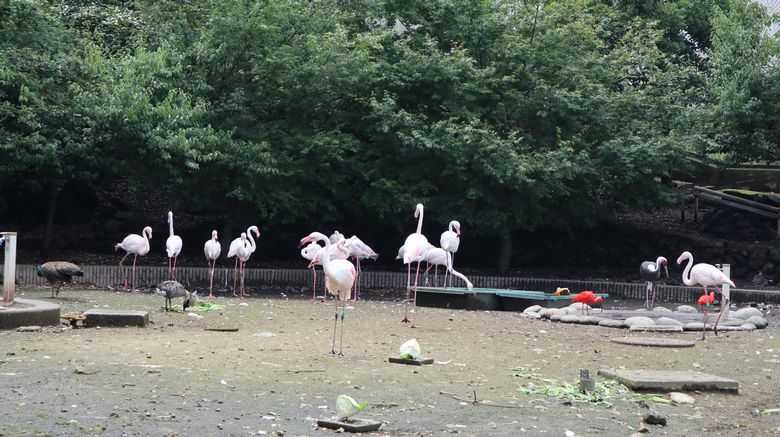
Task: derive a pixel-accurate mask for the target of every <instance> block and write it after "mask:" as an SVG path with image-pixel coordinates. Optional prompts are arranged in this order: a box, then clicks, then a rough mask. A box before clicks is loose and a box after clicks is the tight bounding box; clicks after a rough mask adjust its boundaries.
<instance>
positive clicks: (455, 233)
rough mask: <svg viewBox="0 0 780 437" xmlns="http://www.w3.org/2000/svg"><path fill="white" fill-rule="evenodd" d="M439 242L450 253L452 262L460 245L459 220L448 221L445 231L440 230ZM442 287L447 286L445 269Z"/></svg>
mask: <svg viewBox="0 0 780 437" xmlns="http://www.w3.org/2000/svg"><path fill="white" fill-rule="evenodd" d="M439 244H441V248H442V249H444V250H446V251H447V252H449V253H450V254H451V255H452V261H451V265H452V263H454V262H455V252H457V251H458V246H460V222H459V221H457V220H453V221H451V222H450V225H449V227H448V228H447V230H446V231H444V232H442V234H441V238H439ZM450 286H452V276H450ZM444 288H447V271H445V272H444Z"/></svg>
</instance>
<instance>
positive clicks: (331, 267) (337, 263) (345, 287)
mask: <svg viewBox="0 0 780 437" xmlns="http://www.w3.org/2000/svg"><path fill="white" fill-rule="evenodd" d="M312 241H324V242H325V248H324V249H323V250H321V251H320V253H322V252H324V253H322V255H321V259H322V260H321V262H322V270H323V271H324V272H325V278H326V281H325V287H327V289H328V291H329V292H330V293H331V294H333V295H334V296H336V297H337V299H338V300H337V301H336V315H335V317H334V320H333V340H332V343H331V349H330V353H331V354H332V355H336V324H337V323H338V319H339V305H338V304H339V301H340V302H342V307H341V340H340V341H339V353H338V355H339V356H343V355H344V354H343V353H342V346H343V344H344V317H345V316H346V314H347V299H349V296H350V293H351V292H352V285H353V284H354V283H355V277H356V276H357V271H356V270H355V266H354V265H352V263H351V262H349V261H347V260H344V259H333V260H332V259H330V252H331V250H333V247H332V246H331V244H330V240H329V239H328V237H326V236H325V235H324V234H321V233H319V232H312V233H311V234H309V235H308V236H306V237H303V239H301V242H300V244H301V245H303V244H306V243H310V242H312ZM313 262H314V261H312V263H313Z"/></svg>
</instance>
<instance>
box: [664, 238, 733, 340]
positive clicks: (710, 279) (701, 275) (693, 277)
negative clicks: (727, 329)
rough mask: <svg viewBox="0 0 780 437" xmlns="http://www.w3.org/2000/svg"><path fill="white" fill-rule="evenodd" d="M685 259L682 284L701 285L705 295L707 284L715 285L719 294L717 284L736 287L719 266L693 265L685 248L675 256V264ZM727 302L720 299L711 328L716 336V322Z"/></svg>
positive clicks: (691, 257) (691, 256) (690, 256)
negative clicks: (716, 314)
mask: <svg viewBox="0 0 780 437" xmlns="http://www.w3.org/2000/svg"><path fill="white" fill-rule="evenodd" d="M686 259H687V260H688V264H687V265H686V266H685V270H684V271H683V275H682V281H683V284H685V285H687V286H692V285H701V286H702V287H704V294H705V295H706V294H707V287H708V286H713V287H715V290H717V291H718V293H720V294H721V295H723V292H722V291H721V290H720V288H718V285H723V284H729V285H731V286H732V287H735V288H736V285H734V282H732V281H731V279H729V277H728V276H726V275H725V274H724V273H723V272H722V271H720V269H719V268H717V267H715V266H714V265H712V264H706V263H699V264H696V265H693V255H691V253H690V252H688V251H687V250H686V251H685V252H683V253H682V254H681V255H680V257H679V258H677V264H682V262H683V261H685V260H686ZM689 273H690V274H689ZM728 304H729V302H728V299H727V300H726V301H724V300H723V299H721V302H720V308H721V309H720V313H719V314H718V318H717V319H716V320H715V327H714V328H713V330H714V331H715V336H716V337H717V336H718V322H719V321H720V316H721V315H722V314H723V308H724V305H728Z"/></svg>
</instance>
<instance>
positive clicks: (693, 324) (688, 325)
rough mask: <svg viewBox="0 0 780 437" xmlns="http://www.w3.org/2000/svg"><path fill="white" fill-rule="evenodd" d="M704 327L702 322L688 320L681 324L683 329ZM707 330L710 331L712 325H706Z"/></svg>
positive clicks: (691, 329) (692, 329) (700, 328)
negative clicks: (683, 324)
mask: <svg viewBox="0 0 780 437" xmlns="http://www.w3.org/2000/svg"><path fill="white" fill-rule="evenodd" d="M703 327H704V323H702V322H688V323H686V324H685V326H683V329H685V330H686V331H701V330H702V328H703ZM707 331H712V325H709V324H708V325H707Z"/></svg>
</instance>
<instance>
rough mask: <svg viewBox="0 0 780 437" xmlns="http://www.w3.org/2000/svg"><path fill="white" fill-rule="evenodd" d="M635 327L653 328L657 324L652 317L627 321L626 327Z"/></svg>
mask: <svg viewBox="0 0 780 437" xmlns="http://www.w3.org/2000/svg"><path fill="white" fill-rule="evenodd" d="M634 325H642V326H652V325H655V322H654V321H653V319H651V318H650V317H643V316H638V317H629V318H627V319H626V326H634Z"/></svg>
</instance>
